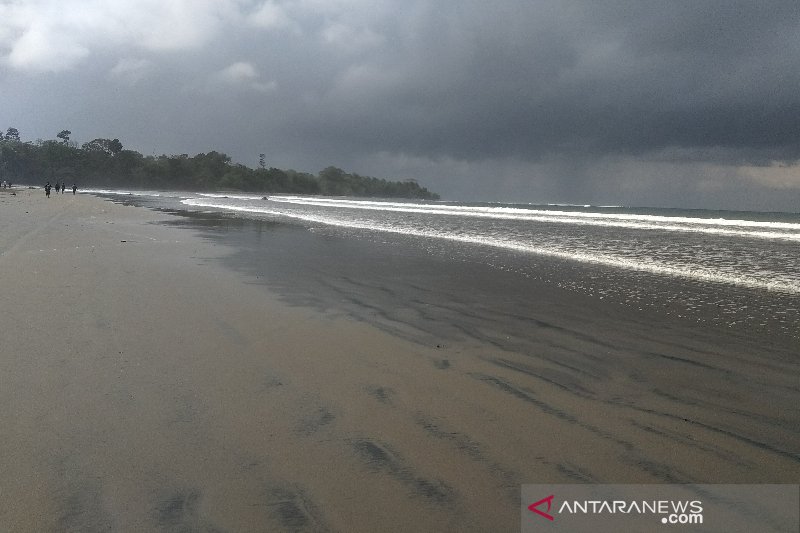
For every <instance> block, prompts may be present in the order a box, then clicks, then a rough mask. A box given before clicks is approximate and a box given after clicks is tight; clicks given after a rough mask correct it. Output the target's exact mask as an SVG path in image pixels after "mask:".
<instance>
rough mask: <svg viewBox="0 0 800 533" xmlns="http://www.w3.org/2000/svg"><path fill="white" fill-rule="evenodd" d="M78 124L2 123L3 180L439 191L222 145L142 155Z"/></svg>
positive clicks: (356, 192)
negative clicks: (248, 161)
mask: <svg viewBox="0 0 800 533" xmlns="http://www.w3.org/2000/svg"><path fill="white" fill-rule="evenodd" d="M71 134H72V132H70V131H69V130H63V131H61V132H60V133H59V134H58V135H57V136H56V138H57V140H44V141H43V140H41V139H38V140H36V141H35V142H22V141H21V140H20V134H19V131H18V130H17V129H16V128H8V129H7V130H6V133H5V134H3V133H2V131H0V180H6V181H9V182H12V183H27V184H39V183H43V182H45V181H50V182H53V183H55V182H56V181H61V182H66V183H68V184H72V183H78V185H79V186H80V187H126V188H139V189H180V190H205V191H209V190H230V189H233V190H241V191H248V192H272V193H296V194H323V195H329V196H368V197H386V198H415V199H426V200H437V199H439V195H438V194H436V193H432V192H430V191H428V189H426V188H425V187H422V186H420V185H419V184H418V183H417V182H416V181H415V180H405V181H388V180H385V179H381V178H373V177H369V176H361V175H359V174H355V173H352V174H350V173H347V172H345V171H343V170H342V169H339V168H336V167H328V168H326V169H324V170H322V171H320V173H319V174H318V175H316V176H315V175H313V174H308V173H305V172H297V171H295V170H282V169H279V168H272V167H270V168H267V165H266V162H265V155H264V154H260V157H259V166H258V168H255V169H253V168H250V167H247V166H245V165H242V164H239V163H233V162H232V161H231V158H230V157H229V156H228V155H226V154H224V153H220V152H214V151H212V152H209V153H207V154H197V155H195V156H193V157H190V156H189V155H187V154H181V155H170V156H167V155H160V156H144V155H142V154H140V153H139V152H136V151H134V150H126V149H124V147H123V146H122V143H121V142H120V141H119V139H94V140H92V141H89V142H87V143H84V144H82V145H81V146H78V145H77V143H75V142H72V141H70V135H71Z"/></svg>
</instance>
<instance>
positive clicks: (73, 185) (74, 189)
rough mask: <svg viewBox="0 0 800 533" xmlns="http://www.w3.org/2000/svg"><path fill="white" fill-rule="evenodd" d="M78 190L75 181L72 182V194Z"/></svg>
mask: <svg viewBox="0 0 800 533" xmlns="http://www.w3.org/2000/svg"><path fill="white" fill-rule="evenodd" d="M77 190H78V187H77V186H76V185H75V184H74V183H73V184H72V194H75V191H77Z"/></svg>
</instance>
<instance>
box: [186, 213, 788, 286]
mask: <svg viewBox="0 0 800 533" xmlns="http://www.w3.org/2000/svg"><path fill="white" fill-rule="evenodd" d="M283 198H287V197H283ZM183 203H184V204H185V205H190V206H195V207H210V208H216V209H224V210H230V211H238V212H246V213H258V214H262V215H272V216H281V217H289V218H293V219H299V220H304V221H307V222H313V223H317V224H324V225H328V226H336V227H345V228H356V229H364V230H370V231H382V232H387V233H394V234H401V235H413V236H417V237H425V238H434V239H443V240H448V241H454V242H461V243H468V244H475V245H480V246H488V247H494V248H502V249H506V250H514V251H518V252H523V253H530V254H535V255H541V256H546V257H554V258H560V259H566V260H571V261H578V262H581V263H587V264H596V265H604V266H611V267H616V268H623V269H627V270H635V271H640V272H648V273H652V274H658V275H667V276H672V277H681V278H686V279H693V280H699V281H705V282H716V283H723V284H730V285H737V286H743V287H749V288H755V289H762V290H768V291H773V292H783V293H789V294H800V284H798V283H797V282H796V281H794V280H790V279H784V278H779V277H777V276H775V277H772V278H771V279H769V280H763V279H759V278H757V277H755V276H748V275H741V274H739V275H737V274H735V273H729V272H721V271H719V270H712V269H711V268H708V267H704V266H699V265H691V266H679V265H669V264H666V263H664V262H660V261H657V260H655V259H652V258H636V259H634V258H629V257H621V256H613V255H609V254H604V253H601V252H590V251H585V250H582V251H578V250H565V249H563V248H557V247H556V246H554V245H533V244H529V243H524V242H520V241H515V240H513V239H509V238H507V237H502V236H498V235H492V236H484V235H472V234H457V233H452V232H445V231H440V230H436V229H420V228H414V227H405V226H404V227H396V226H392V225H389V224H386V223H381V222H376V221H374V220H369V221H361V220H357V219H352V218H347V219H344V218H339V217H337V216H336V215H335V214H333V213H328V214H325V215H320V214H318V213H316V214H315V213H308V212H299V211H296V210H291V209H280V208H279V207H278V206H277V205H276V204H275V203H271V202H270V203H267V204H265V205H263V206H253V205H231V204H226V203H223V202H213V201H210V200H207V199H201V198H190V199H186V200H183ZM290 203H291V202H290ZM311 203H313V205H326V203H327V200H324V199H314V200H313V201H312V202H311ZM363 203H365V204H370V203H373V202H363ZM414 205H418V204H414ZM409 212H418V211H416V210H411V211H409Z"/></svg>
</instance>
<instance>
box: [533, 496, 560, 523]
mask: <svg viewBox="0 0 800 533" xmlns="http://www.w3.org/2000/svg"><path fill="white" fill-rule="evenodd" d="M553 498H555V495H553V494H551V495H550V496H548V497H547V498H542V499H541V500H539V501H538V502H535V503H532V504H530V505H529V506H528V510H529V511H533V512H534V513H536V514H538V515H539V516H541V517H543V518H547V519H548V520H550V521H551V522H552V521H553V520H554V518H553V515H551V514H549V512H550V507H552V505H553ZM544 503H547V513H545V512H543V511H540V510H539V509H538V507H539V506H540V505H542V504H544Z"/></svg>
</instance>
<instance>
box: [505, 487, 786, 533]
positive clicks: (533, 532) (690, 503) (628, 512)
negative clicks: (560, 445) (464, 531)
mask: <svg viewBox="0 0 800 533" xmlns="http://www.w3.org/2000/svg"><path fill="white" fill-rule="evenodd" d="M798 501H800V485H798V484H739V485H731V484H719V485H710V484H657V483H652V484H638V485H632V484H631V485H625V484H622V485H608V484H589V483H575V484H546V485H545V484H529V485H522V487H521V491H520V502H519V503H520V506H519V510H520V519H521V521H520V529H521V531H522V533H558V532H569V533H584V532H586V533H588V532H591V533H606V532H608V533H612V532H613V533H618V532H619V531H663V532H665V533H669V532H676V533H691V532H693V531H700V530H702V531H706V532H709V533H751V532H752V531H758V532H764V533H767V532H769V533H773V532H775V533H788V532H790V531H791V532H797V531H800V506H798V505H797V502H798ZM743 502H744V504H743Z"/></svg>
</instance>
